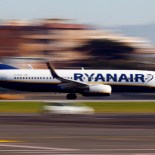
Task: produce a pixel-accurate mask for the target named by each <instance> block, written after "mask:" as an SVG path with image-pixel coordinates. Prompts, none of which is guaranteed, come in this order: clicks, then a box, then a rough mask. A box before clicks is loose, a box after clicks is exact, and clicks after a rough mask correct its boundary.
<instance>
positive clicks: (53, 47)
mask: <svg viewBox="0 0 155 155" xmlns="http://www.w3.org/2000/svg"><path fill="white" fill-rule="evenodd" d="M139 4H141V5H139ZM154 6H155V2H154V1H153V0H150V1H149V3H147V1H145V0H143V1H136V2H135V1H133V0H126V1H125V2H124V1H123V0H119V1H118V2H113V1H112V0H110V1H108V2H107V1H105V0H103V1H102V0H97V1H89V0H85V1H82V0H81V1H78V2H73V1H71V0H65V1H63V2H62V1H61V0H58V1H56V0H47V1H44V2H43V1H41V0H37V1H36V0H33V1H31V0H28V1H27V0H23V1H22V2H18V1H17V0H14V1H11V2H10V1H9V0H6V1H5V2H4V1H1V2H0V14H1V17H0V19H1V20H0V58H1V62H2V63H7V64H11V65H13V66H16V67H19V68H28V64H30V65H32V67H33V68H46V65H45V62H44V61H43V60H48V61H51V62H52V64H53V66H54V67H55V68H76V69H80V68H81V67H84V68H86V69H141V70H154V69H155V63H154V58H155V37H154V36H155V29H154V28H155V24H154V23H155V18H154V16H153V11H154ZM1 90H2V92H4V91H8V90H4V89H1ZM9 91H10V90H9ZM10 92H13V91H10ZM12 97H13V96H11V98H12Z"/></svg>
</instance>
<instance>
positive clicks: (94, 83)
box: [0, 63, 155, 99]
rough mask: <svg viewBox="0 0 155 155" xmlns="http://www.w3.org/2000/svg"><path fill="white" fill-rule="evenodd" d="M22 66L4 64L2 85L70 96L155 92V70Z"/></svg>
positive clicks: (1, 70)
mask: <svg viewBox="0 0 155 155" xmlns="http://www.w3.org/2000/svg"><path fill="white" fill-rule="evenodd" d="M47 66H48V69H33V68H30V69H18V68H15V67H12V66H9V65H5V64H0V87H4V88H9V89H14V90H22V91H30V92H61V93H67V96H66V97H67V99H76V98H77V96H76V94H77V93H79V94H82V95H83V96H98V95H101V96H109V95H111V93H112V92H155V88H154V87H155V78H154V77H155V72H153V71H140V70H85V69H81V70H66V69H58V70H54V69H53V68H52V66H51V65H50V63H47Z"/></svg>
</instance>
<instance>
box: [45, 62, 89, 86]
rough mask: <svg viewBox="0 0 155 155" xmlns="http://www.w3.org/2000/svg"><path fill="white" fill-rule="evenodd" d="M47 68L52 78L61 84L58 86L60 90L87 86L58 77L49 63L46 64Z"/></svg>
mask: <svg viewBox="0 0 155 155" xmlns="http://www.w3.org/2000/svg"><path fill="white" fill-rule="evenodd" d="M47 67H48V69H49V70H50V72H51V74H52V76H53V77H54V78H56V79H58V80H60V81H61V83H60V84H59V86H60V88H62V89H72V88H79V89H82V88H87V87H88V86H89V84H86V83H84V82H77V81H74V80H69V79H65V78H63V77H60V76H59V75H58V74H57V73H56V72H55V70H54V69H53V67H52V66H51V65H50V63H47Z"/></svg>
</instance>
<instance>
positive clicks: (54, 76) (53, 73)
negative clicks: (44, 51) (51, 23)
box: [47, 62, 59, 78]
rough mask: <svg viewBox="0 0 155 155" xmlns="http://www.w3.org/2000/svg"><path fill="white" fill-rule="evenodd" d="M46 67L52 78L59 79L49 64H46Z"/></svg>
mask: <svg viewBox="0 0 155 155" xmlns="http://www.w3.org/2000/svg"><path fill="white" fill-rule="evenodd" d="M47 67H48V69H49V70H50V72H51V74H52V76H53V78H59V76H58V74H57V73H56V72H55V70H54V68H53V67H52V66H51V65H50V63H49V62H47Z"/></svg>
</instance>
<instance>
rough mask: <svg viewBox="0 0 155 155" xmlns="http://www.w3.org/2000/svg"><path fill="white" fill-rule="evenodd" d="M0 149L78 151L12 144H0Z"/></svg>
mask: <svg viewBox="0 0 155 155" xmlns="http://www.w3.org/2000/svg"><path fill="white" fill-rule="evenodd" d="M0 147H12V148H26V149H39V150H57V151H76V150H78V149H68V148H55V147H42V146H29V145H13V144H0Z"/></svg>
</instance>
